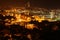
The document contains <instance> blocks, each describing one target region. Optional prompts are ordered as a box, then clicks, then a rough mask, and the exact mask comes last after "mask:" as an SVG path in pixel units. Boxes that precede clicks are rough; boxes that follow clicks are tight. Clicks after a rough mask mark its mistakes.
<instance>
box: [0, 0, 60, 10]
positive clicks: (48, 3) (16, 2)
mask: <svg viewBox="0 0 60 40" xmlns="http://www.w3.org/2000/svg"><path fill="white" fill-rule="evenodd" d="M28 1H29V2H30V4H31V6H32V7H41V8H48V9H54V8H55V9H56V8H60V0H0V8H7V7H8V8H9V7H21V6H24V5H25V4H26V3H27V2H28Z"/></svg>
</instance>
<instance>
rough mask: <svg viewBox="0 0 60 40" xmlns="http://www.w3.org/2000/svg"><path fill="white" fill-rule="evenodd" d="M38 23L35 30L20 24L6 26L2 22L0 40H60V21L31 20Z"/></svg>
mask: <svg viewBox="0 0 60 40" xmlns="http://www.w3.org/2000/svg"><path fill="white" fill-rule="evenodd" d="M30 23H33V24H35V25H37V28H34V29H33V30H31V29H27V28H24V27H22V26H19V25H14V24H13V25H10V26H5V25H4V24H2V23H0V40H60V22H59V21H57V22H48V21H43V22H41V23H39V22H36V21H33V22H30Z"/></svg>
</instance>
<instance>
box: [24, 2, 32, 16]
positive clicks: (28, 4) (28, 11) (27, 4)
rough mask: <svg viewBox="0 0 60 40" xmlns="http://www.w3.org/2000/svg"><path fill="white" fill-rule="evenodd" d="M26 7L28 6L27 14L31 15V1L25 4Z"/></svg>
mask: <svg viewBox="0 0 60 40" xmlns="http://www.w3.org/2000/svg"><path fill="white" fill-rule="evenodd" d="M25 8H26V11H27V12H26V13H25V14H26V15H29V14H30V9H31V8H30V2H29V1H28V2H27V3H26V4H25Z"/></svg>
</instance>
